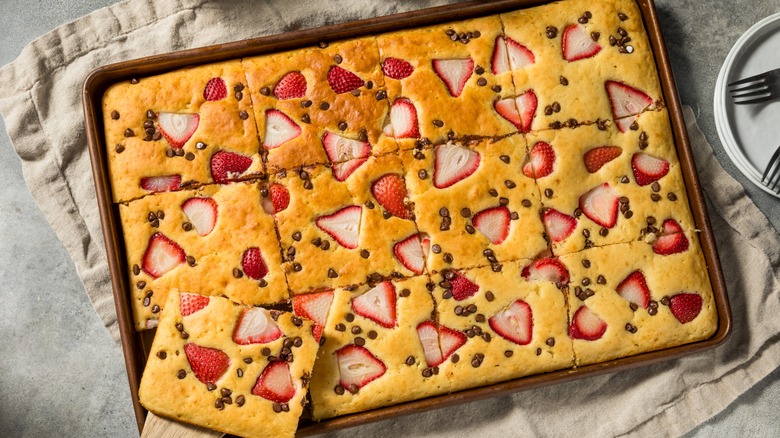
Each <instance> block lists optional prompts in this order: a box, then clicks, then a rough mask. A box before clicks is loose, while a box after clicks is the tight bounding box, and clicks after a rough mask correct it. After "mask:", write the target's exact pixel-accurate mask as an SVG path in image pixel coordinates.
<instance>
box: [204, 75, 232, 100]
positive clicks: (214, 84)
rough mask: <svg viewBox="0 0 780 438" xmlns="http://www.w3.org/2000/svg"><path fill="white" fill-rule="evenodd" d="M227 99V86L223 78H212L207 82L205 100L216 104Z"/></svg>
mask: <svg viewBox="0 0 780 438" xmlns="http://www.w3.org/2000/svg"><path fill="white" fill-rule="evenodd" d="M226 97H227V86H225V81H223V80H222V78H211V79H209V81H208V82H206V88H205V89H204V90H203V98H204V99H206V100H207V101H209V102H215V101H217V100H222V99H224V98H226Z"/></svg>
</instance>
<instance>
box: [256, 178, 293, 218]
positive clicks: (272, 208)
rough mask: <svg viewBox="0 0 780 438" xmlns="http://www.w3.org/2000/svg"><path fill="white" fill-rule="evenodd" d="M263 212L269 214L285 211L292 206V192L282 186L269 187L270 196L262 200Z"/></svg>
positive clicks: (272, 185)
mask: <svg viewBox="0 0 780 438" xmlns="http://www.w3.org/2000/svg"><path fill="white" fill-rule="evenodd" d="M261 202H262V204H263V210H265V212H266V213H268V214H276V213H279V212H282V211H284V210H285V209H286V208H287V206H289V205H290V191H289V190H287V187H285V186H283V185H281V184H276V183H274V184H271V185H270V186H268V196H266V197H265V198H263V199H262V201H261Z"/></svg>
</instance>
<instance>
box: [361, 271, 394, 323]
mask: <svg viewBox="0 0 780 438" xmlns="http://www.w3.org/2000/svg"><path fill="white" fill-rule="evenodd" d="M352 311H353V312H355V314H357V315H360V316H362V317H364V318H368V319H370V320H371V321H374V322H375V323H377V324H379V325H381V326H382V327H385V328H393V327H395V326H396V325H398V322H397V321H396V318H395V287H394V286H393V283H391V282H389V281H384V282H382V283H379V284H378V285H376V286H374V287H373V288H371V290H369V291H368V292H366V293H364V294H363V295H360V296H358V297H357V298H354V299H353V300H352Z"/></svg>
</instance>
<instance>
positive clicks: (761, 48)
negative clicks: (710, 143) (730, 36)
mask: <svg viewBox="0 0 780 438" xmlns="http://www.w3.org/2000/svg"><path fill="white" fill-rule="evenodd" d="M776 68H780V13H778V14H774V15H771V16H769V17H767V18H765V19H763V20H761V21H759V22H758V23H756V24H755V25H754V26H753V27H751V28H750V29H749V30H748V31H747V32H745V33H744V34H743V35H742V36H741V37H740V38H739V40H737V42H736V44H734V47H733V48H732V49H731V51H730V52H729V54H728V56H727V57H726V61H725V62H724V63H723V67H722V68H721V70H720V74H719V75H718V81H717V83H716V84H715V107H714V108H715V125H716V126H717V129H718V135H719V136H720V139H721V141H722V142H723V147H724V148H725V149H726V153H727V154H728V155H729V157H730V158H731V160H732V161H733V162H734V164H735V165H736V166H737V168H739V170H740V171H741V172H742V173H743V174H744V175H745V176H746V177H747V178H748V179H750V181H752V182H753V184H755V185H756V186H758V187H760V188H761V189H762V190H764V191H765V192H767V193H770V194H771V195H773V196H775V197H778V198H780V195H778V194H776V193H774V192H772V191H771V190H769V189H768V188H766V187H764V186H763V185H762V184H761V174H762V173H763V172H764V169H765V168H766V165H767V163H769V159H770V158H771V157H772V154H773V153H774V152H775V150H776V149H777V148H778V147H779V146H780V99H778V100H775V101H771V102H768V103H762V104H756V105H735V104H734V103H733V101H732V100H731V96H730V95H729V94H728V90H727V85H728V83H729V82H733V81H736V80H738V79H742V78H746V77H749V76H753V75H756V74H759V73H763V72H765V71H768V70H773V69H776Z"/></svg>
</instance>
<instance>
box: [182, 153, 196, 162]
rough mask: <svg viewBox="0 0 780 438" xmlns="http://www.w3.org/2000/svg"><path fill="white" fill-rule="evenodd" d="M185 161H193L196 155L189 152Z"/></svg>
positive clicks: (185, 156)
mask: <svg viewBox="0 0 780 438" xmlns="http://www.w3.org/2000/svg"><path fill="white" fill-rule="evenodd" d="M184 159H185V160H187V161H192V160H194V159H195V154H193V153H192V152H187V153H186V154H185V155H184Z"/></svg>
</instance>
